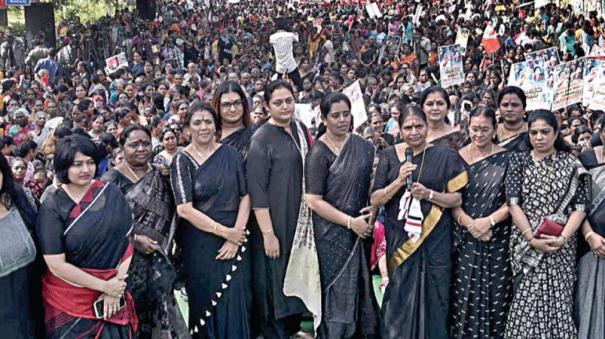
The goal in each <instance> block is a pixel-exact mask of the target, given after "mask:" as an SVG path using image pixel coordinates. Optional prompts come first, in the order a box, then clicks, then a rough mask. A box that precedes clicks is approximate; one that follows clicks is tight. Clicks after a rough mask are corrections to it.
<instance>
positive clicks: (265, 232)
mask: <svg viewBox="0 0 605 339" xmlns="http://www.w3.org/2000/svg"><path fill="white" fill-rule="evenodd" d="M260 232H261V233H262V234H263V235H265V234H271V233H273V229H270V230H268V231H263V230H260Z"/></svg>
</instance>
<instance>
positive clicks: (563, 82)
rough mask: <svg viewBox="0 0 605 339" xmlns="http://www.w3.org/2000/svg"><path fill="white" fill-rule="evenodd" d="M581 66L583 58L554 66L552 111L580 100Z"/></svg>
mask: <svg viewBox="0 0 605 339" xmlns="http://www.w3.org/2000/svg"><path fill="white" fill-rule="evenodd" d="M583 66H584V58H582V59H577V60H572V61H569V62H566V63H564V64H559V65H558V66H557V67H555V93H554V97H553V102H552V110H553V111H554V110H557V109H560V108H565V107H567V106H569V105H573V104H575V103H578V102H581V101H582V87H583V82H582V73H583V72H584V67H583Z"/></svg>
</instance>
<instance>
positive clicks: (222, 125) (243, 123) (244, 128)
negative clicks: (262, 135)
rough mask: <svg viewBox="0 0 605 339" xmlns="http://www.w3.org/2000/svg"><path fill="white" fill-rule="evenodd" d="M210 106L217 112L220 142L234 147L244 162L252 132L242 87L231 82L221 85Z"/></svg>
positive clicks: (248, 109)
mask: <svg viewBox="0 0 605 339" xmlns="http://www.w3.org/2000/svg"><path fill="white" fill-rule="evenodd" d="M212 106H213V108H214V109H215V110H216V111H217V112H219V117H218V129H219V133H220V142H221V143H222V144H226V145H231V146H233V147H235V149H237V150H238V152H240V154H241V155H242V158H243V159H244V160H245V159H246V156H247V154H248V147H249V146H250V137H252V133H253V132H254V130H253V128H252V124H251V122H250V108H249V107H248V99H247V98H246V95H245V94H244V91H243V90H242V87H241V86H240V85H238V84H237V83H236V82H234V81H231V80H228V81H225V82H223V83H221V84H220V85H219V86H218V88H217V89H216V91H215V92H214V97H213V98H212Z"/></svg>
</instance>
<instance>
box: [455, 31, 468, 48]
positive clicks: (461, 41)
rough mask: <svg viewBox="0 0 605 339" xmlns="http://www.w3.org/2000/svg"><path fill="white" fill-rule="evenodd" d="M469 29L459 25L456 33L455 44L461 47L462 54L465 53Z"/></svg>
mask: <svg viewBox="0 0 605 339" xmlns="http://www.w3.org/2000/svg"><path fill="white" fill-rule="evenodd" d="M468 37H469V31H468V29H466V28H463V27H459V28H458V34H456V45H460V47H461V48H462V54H466V46H467V45H468Z"/></svg>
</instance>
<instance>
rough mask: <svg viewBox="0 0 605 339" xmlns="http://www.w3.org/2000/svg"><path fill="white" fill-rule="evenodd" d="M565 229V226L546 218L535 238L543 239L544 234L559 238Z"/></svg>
mask: <svg viewBox="0 0 605 339" xmlns="http://www.w3.org/2000/svg"><path fill="white" fill-rule="evenodd" d="M563 228H565V226H563V225H560V224H558V223H556V222H555V221H553V220H551V219H549V218H544V220H543V221H542V224H540V227H538V230H537V231H536V234H535V235H534V237H536V238H538V239H541V238H542V235H544V234H546V235H551V236H553V237H558V236H560V235H561V233H562V232H563Z"/></svg>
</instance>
